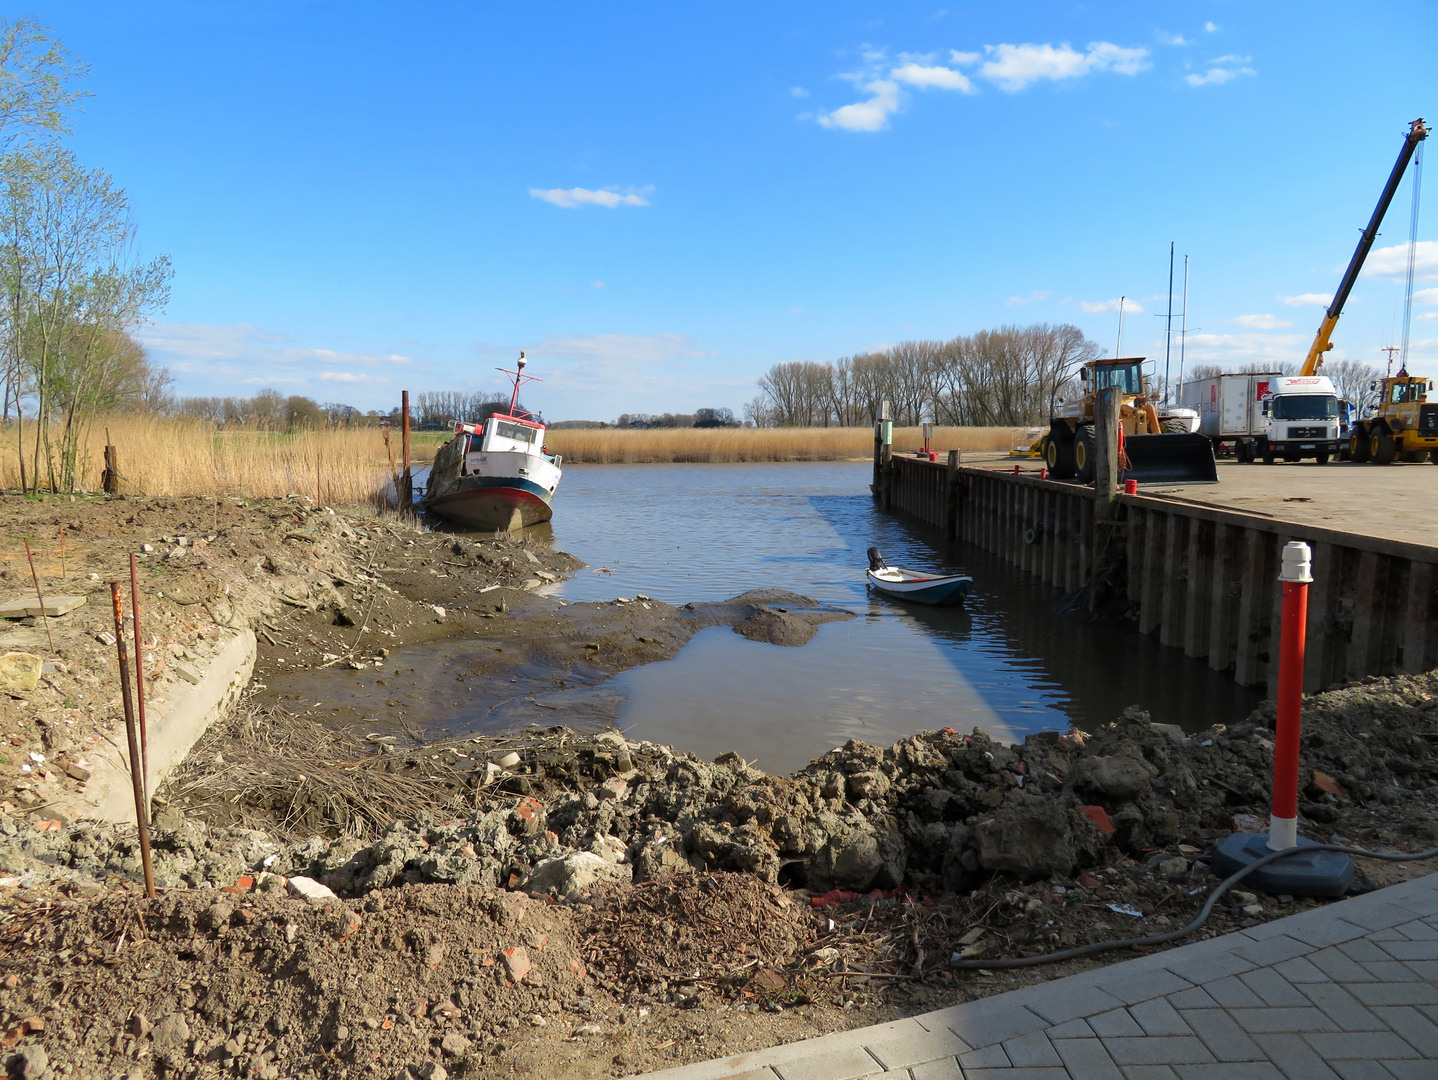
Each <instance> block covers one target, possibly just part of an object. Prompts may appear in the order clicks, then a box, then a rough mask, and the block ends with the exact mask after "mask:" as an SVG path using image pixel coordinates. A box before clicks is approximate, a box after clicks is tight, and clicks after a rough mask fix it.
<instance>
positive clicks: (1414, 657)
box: [1402, 562, 1438, 672]
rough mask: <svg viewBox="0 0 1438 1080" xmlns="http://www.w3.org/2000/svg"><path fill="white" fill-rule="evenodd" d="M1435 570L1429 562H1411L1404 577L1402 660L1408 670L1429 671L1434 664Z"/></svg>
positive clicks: (1436, 660)
mask: <svg viewBox="0 0 1438 1080" xmlns="http://www.w3.org/2000/svg"><path fill="white" fill-rule="evenodd" d="M1435 585H1438V572H1435V569H1434V565H1433V564H1432V563H1431V562H1415V563H1414V564H1413V569H1412V571H1411V573H1410V574H1409V578H1408V596H1407V598H1406V608H1407V610H1406V611H1405V612H1404V615H1403V662H1402V668H1403V670H1404V671H1408V672H1418V671H1429V670H1431V669H1432V668H1433V667H1434V666H1435V664H1438V656H1435V655H1434V653H1435V650H1438V634H1435V633H1434V630H1435V627H1434V625H1433V623H1434V619H1433V608H1434V588H1435Z"/></svg>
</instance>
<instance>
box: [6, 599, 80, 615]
mask: <svg viewBox="0 0 1438 1080" xmlns="http://www.w3.org/2000/svg"><path fill="white" fill-rule="evenodd" d="M84 603H85V597H83V596H47V597H46V598H45V604H44V606H43V607H42V606H41V604H40V601H39V600H38V599H35V598H30V599H22V600H8V601H6V602H5V603H3V604H0V619H23V618H26V617H27V616H31V615H45V616H47V617H49V618H51V619H58V618H59V617H60V616H61V615H68V614H70V612H72V611H74V610H75V609H76V608H77V607H80V606H81V605H82V604H84Z"/></svg>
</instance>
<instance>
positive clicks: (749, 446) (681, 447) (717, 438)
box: [545, 427, 1015, 465]
mask: <svg viewBox="0 0 1438 1080" xmlns="http://www.w3.org/2000/svg"><path fill="white" fill-rule="evenodd" d="M1014 433H1015V429H1013V428H1006V427H1005V428H997V427H995V428H974V427H941V428H935V429H934V435H933V438H932V439H931V440H930V441H929V445H930V446H931V447H933V448H935V449H937V450H939V451H941V452H943V451H948V450H966V451H973V452H977V451H984V450H1007V449H1008V448H1009V447H1010V445H1011V444H1012V442H1013V440H1014ZM545 440H546V442H547V443H548V445H549V449H550V450H551V451H552V452H554V453H557V454H562V455H564V460H565V461H566V462H577V463H587V464H603V465H611V464H645V463H652V462H747V461H851V460H855V459H863V460H868V459H869V458H870V457H872V456H873V453H874V432H873V429H871V428H867V427H863V428H852V427H851V428H838V427H834V428H650V429H648V430H644V429H639V430H631V429H622V428H566V429H564V430H561V431H550V432H548V433H547V434H546V436H545ZM923 443H924V435H923V432H922V431H921V430H920V429H919V428H916V427H914V428H895V429H894V451H895V453H903V452H905V451H913V450H917V449H918V448H919V447H920V446H922V445H923Z"/></svg>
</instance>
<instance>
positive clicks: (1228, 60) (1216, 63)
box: [1183, 55, 1258, 86]
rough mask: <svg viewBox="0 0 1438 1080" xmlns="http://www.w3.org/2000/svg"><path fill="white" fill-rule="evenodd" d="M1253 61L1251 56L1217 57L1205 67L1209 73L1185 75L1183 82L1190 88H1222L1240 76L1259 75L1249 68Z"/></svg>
mask: <svg viewBox="0 0 1438 1080" xmlns="http://www.w3.org/2000/svg"><path fill="white" fill-rule="evenodd" d="M1252 61H1253V57H1251V56H1233V55H1229V56H1219V57H1215V58H1214V59H1212V60H1209V61H1208V62H1207V63H1205V64H1204V65H1203V66H1204V67H1206V68H1207V69H1208V70H1207V71H1204V72H1201V73H1198V72H1196V73H1194V74H1191V75H1185V76H1184V77H1183V81H1184V82H1186V83H1188V85H1189V86H1221V85H1223V84H1224V83H1226V82H1228V81H1229V80H1230V79H1236V78H1238V77H1239V76H1240V75H1257V74H1258V72H1256V71H1254V70H1253V68H1251V67H1249V66H1248V65H1249V64H1250V63H1252Z"/></svg>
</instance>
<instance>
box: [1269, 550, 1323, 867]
mask: <svg viewBox="0 0 1438 1080" xmlns="http://www.w3.org/2000/svg"><path fill="white" fill-rule="evenodd" d="M1311 559H1312V552H1311V551H1310V550H1309V547H1308V545H1307V544H1304V543H1301V542H1300V541H1297V540H1295V541H1292V542H1290V543H1289V544H1287V545H1285V546H1284V549H1283V568H1282V569H1281V570H1280V571H1279V574H1278V580H1279V581H1281V582H1283V628H1282V632H1281V633H1282V636H1281V638H1280V641H1279V647H1278V721H1277V724H1276V727H1277V732H1276V737H1275V739H1274V748H1273V813H1272V815H1271V816H1270V817H1269V825H1268V847H1269V849H1270V850H1273V851H1283V850H1286V849H1287V848H1291V847H1296V846H1297V845H1298V729H1299V724H1300V722H1301V716H1302V703H1303V651H1304V645H1305V635H1306V633H1307V627H1308V586H1309V583H1310V582H1312V581H1313V573H1312V562H1311Z"/></svg>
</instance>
